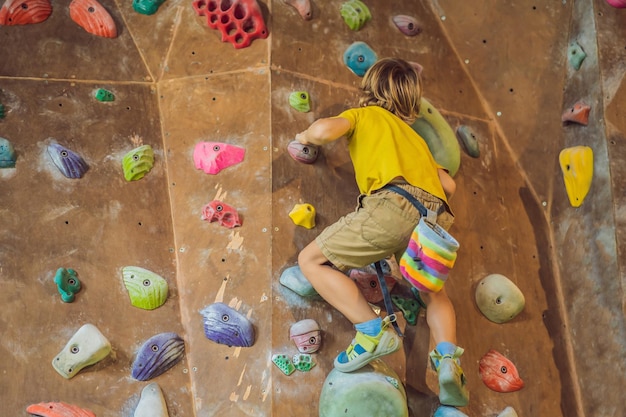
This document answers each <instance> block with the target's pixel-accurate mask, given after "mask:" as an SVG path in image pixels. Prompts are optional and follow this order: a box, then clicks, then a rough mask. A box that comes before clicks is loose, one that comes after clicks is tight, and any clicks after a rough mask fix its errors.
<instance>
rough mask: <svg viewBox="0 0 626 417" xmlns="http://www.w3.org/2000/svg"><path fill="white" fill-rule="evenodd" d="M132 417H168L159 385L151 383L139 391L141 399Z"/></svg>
mask: <svg viewBox="0 0 626 417" xmlns="http://www.w3.org/2000/svg"><path fill="white" fill-rule="evenodd" d="M133 417H169V414H168V412H167V405H166V403H165V397H164V396H163V391H161V387H159V384H157V383H156V382H151V383H150V384H148V385H146V386H145V387H144V388H143V389H142V390H141V397H140V398H139V403H138V404H137V407H136V408H135V412H134V413H133Z"/></svg>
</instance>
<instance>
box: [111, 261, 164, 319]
mask: <svg viewBox="0 0 626 417" xmlns="http://www.w3.org/2000/svg"><path fill="white" fill-rule="evenodd" d="M122 277H123V279H124V286H125V287H126V289H127V290H128V296H129V297H130V303H131V304H132V305H133V306H135V307H138V308H143V309H144V310H154V309H155V308H158V307H161V306H162V305H163V304H164V303H165V301H166V300H167V294H168V288H169V287H168V285H167V281H166V280H165V279H164V278H163V277H161V276H160V275H157V274H155V273H154V272H152V271H149V270H147V269H144V268H141V267H138V266H126V267H124V268H122Z"/></svg>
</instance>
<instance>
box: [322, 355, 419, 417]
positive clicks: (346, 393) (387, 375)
mask: <svg viewBox="0 0 626 417" xmlns="http://www.w3.org/2000/svg"><path fill="white" fill-rule="evenodd" d="M393 381H395V384H394V383H393ZM398 381H400V377H399V376H398V375H397V374H396V373H395V372H394V371H393V370H392V369H391V368H390V367H389V366H388V365H387V364H385V362H383V361H382V360H380V359H375V360H373V361H372V362H370V363H369V364H368V365H366V366H364V367H363V368H361V369H359V370H357V371H354V372H345V373H344V372H340V371H338V370H337V369H333V370H331V371H330V373H329V374H328V376H327V377H326V380H325V381H324V385H323V387H322V392H321V393H320V398H319V417H336V416H344V415H345V416H385V417H408V415H409V410H408V406H407V397H406V392H405V390H404V386H403V385H402V384H399V383H398Z"/></svg>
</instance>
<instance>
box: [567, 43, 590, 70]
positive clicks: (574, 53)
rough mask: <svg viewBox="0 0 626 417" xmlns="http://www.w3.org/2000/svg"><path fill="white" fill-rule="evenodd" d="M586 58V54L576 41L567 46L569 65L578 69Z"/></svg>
mask: <svg viewBox="0 0 626 417" xmlns="http://www.w3.org/2000/svg"><path fill="white" fill-rule="evenodd" d="M585 58H587V54H586V53H585V51H584V50H583V48H582V46H580V44H579V43H578V42H572V43H570V45H569V48H567V59H568V61H569V63H570V65H571V66H572V67H573V68H574V69H575V70H576V71H578V70H579V69H580V66H581V65H582V63H583V61H584V60H585Z"/></svg>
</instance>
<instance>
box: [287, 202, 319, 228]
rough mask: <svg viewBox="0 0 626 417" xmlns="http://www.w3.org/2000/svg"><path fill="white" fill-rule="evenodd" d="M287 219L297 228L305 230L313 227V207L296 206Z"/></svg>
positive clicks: (306, 205) (308, 205) (307, 205)
mask: <svg viewBox="0 0 626 417" xmlns="http://www.w3.org/2000/svg"><path fill="white" fill-rule="evenodd" d="M289 217H290V218H291V220H293V222H294V223H295V224H296V225H298V226H302V227H304V228H306V229H312V228H314V227H315V207H313V206H312V205H311V204H296V205H295V206H293V209H291V211H290V212H289Z"/></svg>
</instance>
